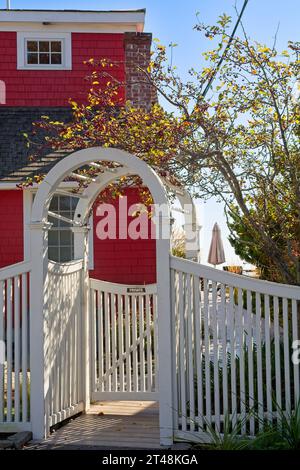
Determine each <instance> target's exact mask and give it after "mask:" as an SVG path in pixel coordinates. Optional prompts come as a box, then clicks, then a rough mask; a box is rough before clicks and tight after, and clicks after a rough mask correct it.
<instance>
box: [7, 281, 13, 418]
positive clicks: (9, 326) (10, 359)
mask: <svg viewBox="0 0 300 470" xmlns="http://www.w3.org/2000/svg"><path fill="white" fill-rule="evenodd" d="M6 292H7V295H6V314H7V319H6V322H7V340H6V341H7V345H6V348H7V356H6V358H7V421H8V422H11V421H12V371H13V363H12V362H13V357H12V313H13V309H12V280H11V279H8V280H7V283H6Z"/></svg>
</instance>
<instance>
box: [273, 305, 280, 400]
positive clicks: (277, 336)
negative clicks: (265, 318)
mask: <svg viewBox="0 0 300 470" xmlns="http://www.w3.org/2000/svg"><path fill="white" fill-rule="evenodd" d="M273 306H274V348H275V398H276V404H277V405H278V406H279V408H281V407H282V390H281V363H280V329H279V301H278V297H274V298H273Z"/></svg>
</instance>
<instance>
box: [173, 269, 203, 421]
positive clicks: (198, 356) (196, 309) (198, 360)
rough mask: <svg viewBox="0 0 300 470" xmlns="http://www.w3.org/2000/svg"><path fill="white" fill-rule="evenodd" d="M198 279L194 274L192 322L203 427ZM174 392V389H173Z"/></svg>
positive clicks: (198, 403)
mask: <svg viewBox="0 0 300 470" xmlns="http://www.w3.org/2000/svg"><path fill="white" fill-rule="evenodd" d="M200 283H201V281H200V279H199V278H198V277H196V276H194V322H195V336H194V341H195V348H196V354H195V361H196V374H197V405H198V413H197V416H198V424H199V426H200V429H201V428H203V373H202V366H203V358H202V315H201V306H200V292H199V288H200ZM177 295H178V294H177ZM174 393H175V391H174Z"/></svg>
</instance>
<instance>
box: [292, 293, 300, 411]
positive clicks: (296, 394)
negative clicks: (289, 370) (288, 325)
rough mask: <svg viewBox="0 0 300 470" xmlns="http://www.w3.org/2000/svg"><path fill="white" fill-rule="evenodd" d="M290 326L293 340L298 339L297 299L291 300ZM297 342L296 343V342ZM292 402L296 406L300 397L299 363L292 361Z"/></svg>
mask: <svg viewBox="0 0 300 470" xmlns="http://www.w3.org/2000/svg"><path fill="white" fill-rule="evenodd" d="M292 328H293V340H294V341H299V338H298V311H297V301H296V300H294V299H293V300H292ZM296 344H298V343H296ZM293 368H294V404H295V406H297V404H298V402H299V398H300V392H299V386H300V382H299V364H297V363H296V361H294V367H293Z"/></svg>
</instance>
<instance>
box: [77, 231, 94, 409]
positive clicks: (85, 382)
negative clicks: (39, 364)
mask: <svg viewBox="0 0 300 470" xmlns="http://www.w3.org/2000/svg"><path fill="white" fill-rule="evenodd" d="M73 233H74V258H75V259H83V272H82V291H81V315H82V317H81V318H82V337H81V346H82V347H81V350H82V387H83V388H82V392H83V402H84V409H85V410H88V409H89V407H90V333H89V314H90V308H89V307H90V300H89V299H90V295H89V294H90V286H89V226H83V227H73Z"/></svg>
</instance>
